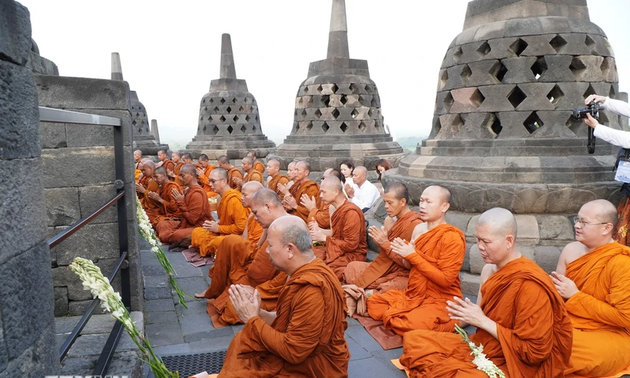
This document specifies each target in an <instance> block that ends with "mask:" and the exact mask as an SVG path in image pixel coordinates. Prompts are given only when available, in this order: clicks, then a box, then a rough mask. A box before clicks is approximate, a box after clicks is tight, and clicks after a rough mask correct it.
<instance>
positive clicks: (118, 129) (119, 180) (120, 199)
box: [39, 106, 131, 376]
mask: <svg viewBox="0 0 630 378" xmlns="http://www.w3.org/2000/svg"><path fill="white" fill-rule="evenodd" d="M39 120H40V122H52V123H72V124H82V125H101V126H113V127H114V159H115V170H116V180H115V181H114V187H115V188H116V195H115V196H114V197H112V199H110V200H109V201H107V202H106V203H105V204H103V205H102V206H101V207H100V208H99V209H97V210H96V211H94V212H93V213H92V214H90V215H88V216H87V217H85V218H83V219H81V220H79V221H77V222H75V223H74V224H73V225H72V226H70V227H68V228H67V229H65V230H63V231H62V232H60V233H59V234H57V235H55V236H53V237H52V238H50V239H49V240H48V248H54V247H55V246H57V245H58V244H59V243H61V242H63V241H64V240H65V239H67V238H68V237H70V236H71V235H72V234H74V233H75V232H77V231H78V230H79V229H80V228H81V227H83V226H85V225H86V224H88V223H89V222H90V221H92V220H93V219H94V218H96V217H97V216H98V215H99V214H101V213H102V212H104V211H105V210H107V209H108V208H109V207H111V206H112V205H113V204H118V206H117V210H118V243H119V250H120V257H119V258H118V261H117V262H116V266H115V267H114V270H113V271H112V272H111V274H110V275H109V281H110V282H112V281H113V280H114V278H115V277H116V275H117V274H118V273H120V278H121V279H120V281H121V293H120V294H121V297H122V301H123V303H124V305H125V306H126V307H127V308H128V309H129V307H130V306H131V289H130V282H129V270H128V269H127V267H128V265H129V263H128V260H127V251H128V247H129V246H128V240H127V238H128V234H127V213H126V211H127V208H126V203H125V176H124V172H125V159H124V146H123V134H122V121H121V120H120V119H119V118H113V117H107V116H101V115H96V114H87V113H79V112H72V111H68V110H60V109H53V108H46V107H42V106H40V107H39ZM99 302H100V300H99V299H98V298H95V299H94V300H93V301H92V304H91V305H90V306H89V307H88V309H87V311H86V312H85V314H84V315H83V317H82V318H81V320H79V323H78V324H77V325H76V326H75V327H74V329H73V330H72V332H71V333H70V336H68V338H67V339H66V340H65V341H64V342H63V345H62V346H61V348H60V349H59V360H60V361H61V360H63V359H64V358H65V356H66V354H67V353H68V351H69V350H70V348H71V347H72V344H74V342H75V341H76V339H77V338H78V337H79V334H80V333H81V331H82V330H83V328H84V327H85V325H86V324H87V322H88V321H89V320H90V317H91V316H92V313H93V312H94V310H95V309H96V306H98V304H99ZM122 330H123V327H122V324H121V323H120V322H116V324H114V327H113V328H112V331H111V333H110V334H109V338H108V339H107V342H106V343H105V346H104V347H103V351H102V352H101V355H100V357H99V359H98V361H97V363H96V365H95V367H94V372H93V375H95V376H105V375H106V374H107V369H108V368H109V364H110V362H111V360H112V356H113V354H114V351H115V350H116V345H118V341H119V340H120V336H121V334H122Z"/></svg>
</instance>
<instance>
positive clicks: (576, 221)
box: [571, 217, 610, 226]
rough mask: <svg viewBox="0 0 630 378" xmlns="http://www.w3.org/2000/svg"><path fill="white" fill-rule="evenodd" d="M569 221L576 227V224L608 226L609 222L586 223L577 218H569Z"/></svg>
mask: <svg viewBox="0 0 630 378" xmlns="http://www.w3.org/2000/svg"><path fill="white" fill-rule="evenodd" d="M571 220H572V221H573V224H574V225H576V226H577V224H578V223H579V224H581V225H582V226H599V225H602V224H609V223H610V222H600V223H588V222H584V221H583V220H581V219H580V218H578V217H573V218H571Z"/></svg>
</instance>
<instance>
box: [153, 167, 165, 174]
mask: <svg viewBox="0 0 630 378" xmlns="http://www.w3.org/2000/svg"><path fill="white" fill-rule="evenodd" d="M153 173H154V174H159V175H166V168H164V167H157V168H155V171H153Z"/></svg>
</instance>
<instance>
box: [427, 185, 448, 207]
mask: <svg viewBox="0 0 630 378" xmlns="http://www.w3.org/2000/svg"><path fill="white" fill-rule="evenodd" d="M429 188H431V189H432V190H437V192H438V193H439V194H440V197H441V198H442V201H444V202H445V203H451V191H450V190H448V189H446V188H445V187H443V186H441V185H431V186H429V187H428V188H427V189H429ZM425 190H426V189H425Z"/></svg>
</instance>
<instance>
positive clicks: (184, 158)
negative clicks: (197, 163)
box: [182, 153, 194, 165]
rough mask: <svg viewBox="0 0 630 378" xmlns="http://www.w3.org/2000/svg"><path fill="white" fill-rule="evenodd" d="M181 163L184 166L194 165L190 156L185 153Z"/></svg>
mask: <svg viewBox="0 0 630 378" xmlns="http://www.w3.org/2000/svg"><path fill="white" fill-rule="evenodd" d="M182 162H183V163H184V164H192V165H194V164H193V161H192V155H191V154H189V153H185V154H183V155H182Z"/></svg>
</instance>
